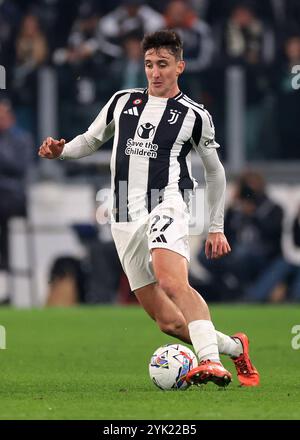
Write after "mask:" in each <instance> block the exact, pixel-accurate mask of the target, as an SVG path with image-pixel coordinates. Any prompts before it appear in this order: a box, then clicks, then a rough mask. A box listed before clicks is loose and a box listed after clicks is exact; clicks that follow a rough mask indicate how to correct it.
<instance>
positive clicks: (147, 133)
mask: <svg viewBox="0 0 300 440" xmlns="http://www.w3.org/2000/svg"><path fill="white" fill-rule="evenodd" d="M154 132H155V126H154V125H152V124H151V123H150V122H146V123H145V124H143V125H140V126H139V128H138V131H137V133H138V135H139V137H140V138H142V139H149V138H150V137H152V136H153V135H154Z"/></svg>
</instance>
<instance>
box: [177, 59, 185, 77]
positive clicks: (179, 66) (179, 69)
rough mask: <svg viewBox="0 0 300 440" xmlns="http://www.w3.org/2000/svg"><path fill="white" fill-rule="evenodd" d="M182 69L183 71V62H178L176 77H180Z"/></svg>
mask: <svg viewBox="0 0 300 440" xmlns="http://www.w3.org/2000/svg"><path fill="white" fill-rule="evenodd" d="M184 69H185V62H184V61H183V60H180V61H178V62H177V69H176V73H177V76H179V75H181V74H182V72H183V71H184Z"/></svg>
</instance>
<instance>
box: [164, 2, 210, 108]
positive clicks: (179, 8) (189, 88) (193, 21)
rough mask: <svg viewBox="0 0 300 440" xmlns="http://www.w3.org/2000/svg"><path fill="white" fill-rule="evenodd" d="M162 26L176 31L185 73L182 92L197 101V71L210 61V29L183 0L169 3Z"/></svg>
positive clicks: (199, 79)
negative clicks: (181, 47) (178, 35)
mask: <svg viewBox="0 0 300 440" xmlns="http://www.w3.org/2000/svg"><path fill="white" fill-rule="evenodd" d="M164 18H165V26H166V27H167V28H169V29H174V30H175V31H176V32H178V33H179V34H180V36H181V38H182V40H183V50H184V59H185V62H186V67H185V74H184V76H183V78H181V86H182V89H183V90H184V92H185V93H186V94H187V95H189V96H191V97H192V98H194V99H195V100H196V101H200V100H201V98H200V94H201V75H200V74H201V72H202V71H203V70H205V69H207V68H208V67H209V66H210V64H211V61H212V56H213V51H214V44H213V40H212V36H211V31H210V27H209V26H208V25H207V24H206V23H205V22H204V21H202V20H200V19H199V17H197V14H196V13H195V11H194V10H193V9H192V8H191V6H190V5H189V2H187V1H184V0H171V1H170V2H169V3H168V5H167V7H166V10H165V13H164Z"/></svg>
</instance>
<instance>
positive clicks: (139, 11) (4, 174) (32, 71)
mask: <svg viewBox="0 0 300 440" xmlns="http://www.w3.org/2000/svg"><path fill="white" fill-rule="evenodd" d="M162 28H170V29H175V30H176V31H178V32H179V33H180V34H181V36H182V38H183V41H184V53H185V60H186V72H185V75H184V76H183V78H182V80H181V88H182V90H184V91H185V93H187V95H189V96H190V97H191V98H193V99H195V100H196V101H199V102H201V103H203V104H204V105H205V106H206V108H207V109H208V110H209V111H210V112H211V114H212V115H213V118H214V122H215V125H216V133H217V136H218V141H219V143H220V144H221V145H222V149H220V154H221V157H222V159H224V160H226V139H225V126H224V119H225V118H224V113H225V86H224V83H225V75H226V69H227V68H228V67H229V66H232V65H234V66H240V67H241V68H242V69H243V71H244V73H245V84H246V115H245V116H246V148H247V159H249V160H252V159H264V160H269V159H272V160H273V159H277V160H295V159H300V148H299V146H300V127H299V123H298V121H297V117H298V108H300V89H296V88H293V87H292V86H291V83H292V79H293V73H292V68H293V66H297V65H300V2H299V1H298V0H276V1H274V0H264V1H263V2H262V1H259V0H252V1H250V0H247V1H242V0H190V1H188V0H169V1H164V2H161V1H158V0H153V1H142V0H110V1H109V2H106V1H96V0H95V1H93V0H84V1H80V2H79V1H78V2H74V1H71V0H24V1H22V2H17V1H14V0H0V64H1V65H3V66H4V67H5V69H6V78H7V87H6V88H7V90H6V91H1V95H0V96H1V100H2V103H1V104H0V191H1V193H2V191H4V192H5V194H6V197H1V198H0V217H1V218H0V221H1V235H0V236H1V265H2V267H3V268H7V267H8V261H7V260H8V256H7V237H6V235H7V234H6V232H5V231H6V224H7V221H8V219H9V218H10V217H11V216H12V215H26V202H25V195H24V186H25V183H24V182H25V178H26V171H27V170H29V169H30V167H32V166H35V167H37V168H38V167H39V162H38V159H37V157H36V158H35V159H33V156H34V155H35V154H34V152H35V147H34V144H35V143H38V135H37V132H38V129H37V124H38V111H37V98H38V75H39V71H40V69H42V68H43V67H45V66H50V67H51V68H52V69H54V71H55V74H56V77H57V83H58V99H59V105H58V111H59V117H58V121H59V133H60V135H61V137H63V138H66V139H71V138H73V137H74V136H76V135H77V134H78V133H79V132H83V131H84V130H85V129H86V127H87V126H88V125H89V124H90V122H91V121H92V120H93V119H94V117H95V116H96V114H97V113H98V111H99V108H101V107H102V105H103V104H104V103H105V102H106V101H107V100H108V99H109V98H110V97H111V95H112V94H113V93H114V92H115V91H116V90H118V89H126V88H131V87H143V86H145V85H146V83H145V77H144V66H143V57H142V53H141V49H140V41H141V38H142V36H143V34H144V33H145V32H151V31H155V30H158V29H162ZM299 70H300V68H299ZM5 121H6V122H5ZM32 136H33V138H32ZM33 139H34V140H33ZM23 146H24V148H23ZM107 148H108V147H107ZM20 150H21V154H22V157H23V156H24V159H22V167H21V168H20V167H19V163H20ZM27 152H28V154H27ZM68 166H69V165H67V166H65V172H68V170H69V172H70V169H71V168H72V165H70V166H69V168H68ZM70 167H71V168H70ZM74 167H75V166H74ZM74 170H75V171H74ZM72 172H73V173H76V167H75V168H73V171H72ZM8 183H9V185H10V186H9V191H11V192H10V194H11V196H10V197H7V194H8V193H7V191H8V187H7V185H8ZM18 185H19V186H20V185H21V187H22V190H20V188H19V187H18ZM14 194H16V195H18V196H20V198H19V199H18V198H17V197H16V198H14ZM15 199H16V203H15V205H16V206H13V208H14V209H12V207H11V206H6V205H7V203H6V202H5V200H6V201H7V200H9V201H10V205H12V204H13V202H14V201H15ZM283 218H284V213H283V211H282V208H281V207H279V206H278V205H276V204H275V202H273V201H272V200H271V199H270V198H269V197H268V196H267V192H266V189H265V184H264V182H263V179H262V177H261V176H259V175H257V174H255V173H248V174H247V173H246V174H242V175H241V176H239V179H238V180H237V182H236V192H235V197H234V198H233V200H232V206H231V207H230V208H229V209H228V210H227V215H226V221H225V227H226V228H227V231H225V233H226V234H227V235H228V238H229V241H230V242H231V245H232V247H233V252H232V254H231V256H230V257H227V258H226V259H224V260H220V261H217V262H214V263H211V262H208V261H206V260H205V259H204V258H203V255H202V253H200V254H199V263H200V264H201V265H203V266H204V268H205V270H206V271H207V274H208V276H207V278H206V280H205V282H204V281H203V280H201V279H195V280H194V282H195V283H200V285H201V286H202V285H203V288H204V290H205V289H207V292H208V294H210V295H211V296H212V297H215V298H216V299H218V300H220V299H221V300H226V299H234V300H236V299H244V300H250V301H252V300H257V301H268V300H272V301H276V300H278V299H280V298H281V299H282V298H289V299H291V300H298V301H299V299H300V268H299V266H298V265H297V264H294V263H293V262H288V261H287V260H286V259H285V257H284V255H283V252H282V245H281V237H282V236H283V234H284V233H285V230H284V222H283ZM299 231H300V215H299V216H298V217H296V218H294V219H293V222H292V223H291V226H290V232H289V233H288V234H289V237H290V240H291V241H292V242H293V244H294V246H295V248H299V247H300V232H299ZM3 249H4V251H3ZM94 252H95V255H99V254H97V252H96V249H94ZM108 252H112V251H111V249H109V251H108ZM100 253H101V252H100ZM3 255H4V256H3ZM111 259H112V260H113V259H114V257H113V256H112V257H111ZM69 263H70V262H69V261H68V264H69ZM67 267H70V264H69V266H68V265H67ZM72 267H73V269H74V266H72ZM73 269H72V270H73ZM108 270H109V269H106V273H108ZM114 270H117V269H116V267H114ZM71 272H72V271H71ZM55 273H56V272H55V270H54V275H55ZM52 275H53V274H52ZM54 275H53V276H54ZM112 289H116V286H113V287H112ZM81 290H82V289H81ZM83 297H84V295H83V296H82V295H81V296H80V298H81V300H82V298H83ZM93 301H95V298H94V299H93Z"/></svg>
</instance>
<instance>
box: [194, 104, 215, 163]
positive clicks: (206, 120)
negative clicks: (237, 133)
mask: <svg viewBox="0 0 300 440" xmlns="http://www.w3.org/2000/svg"><path fill="white" fill-rule="evenodd" d="M192 143H193V146H194V148H195V150H196V151H197V152H198V153H199V154H200V156H207V155H209V154H211V153H212V151H213V150H215V149H216V148H219V147H220V145H219V144H218V143H217V142H216V140H215V127H214V123H213V120H212V117H211V115H210V114H209V112H208V111H207V110H204V109H203V110H201V111H200V112H199V113H198V112H196V120H195V125H194V130H193V134H192Z"/></svg>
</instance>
